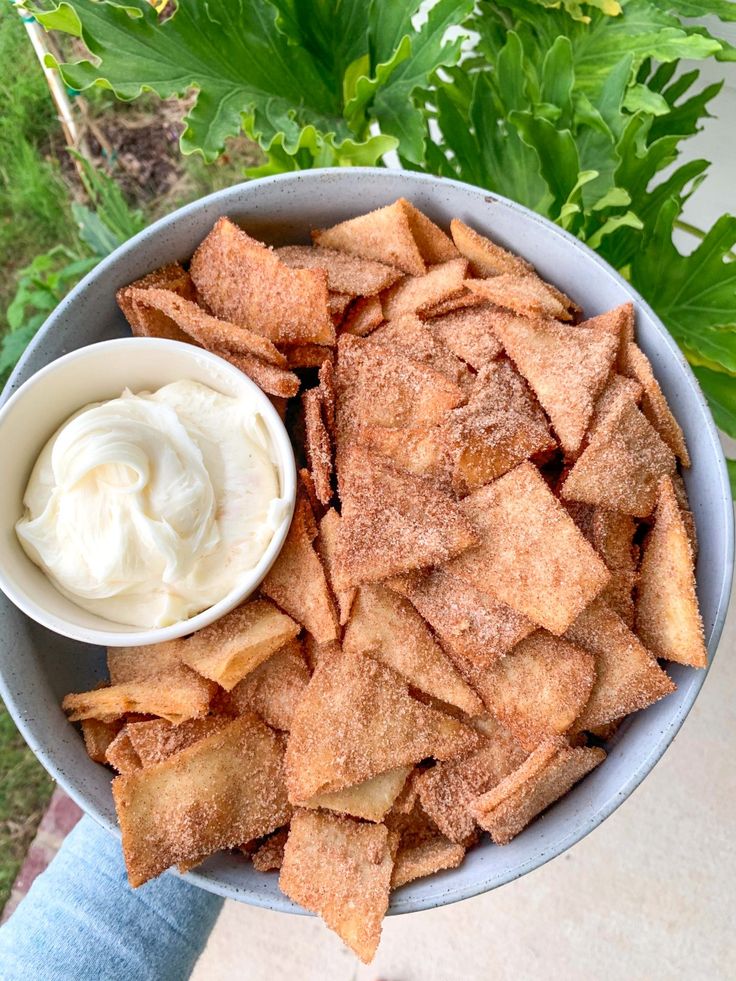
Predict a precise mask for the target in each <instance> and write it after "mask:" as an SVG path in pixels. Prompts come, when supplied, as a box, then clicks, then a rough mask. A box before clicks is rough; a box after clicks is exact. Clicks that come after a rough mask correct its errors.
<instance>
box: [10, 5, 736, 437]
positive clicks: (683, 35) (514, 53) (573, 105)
mask: <svg viewBox="0 0 736 981" xmlns="http://www.w3.org/2000/svg"><path fill="white" fill-rule="evenodd" d="M28 4H29V6H30V7H31V9H33V11H34V13H35V14H36V16H37V17H38V19H39V20H40V21H41V23H42V24H44V25H45V26H46V27H47V28H49V29H51V30H58V31H62V32H65V33H67V34H70V35H72V36H74V37H76V38H78V39H80V40H81V41H82V42H83V43H84V44H85V45H86V47H87V49H88V51H89V54H90V57H89V58H87V59H82V60H80V61H78V62H75V63H67V64H62V65H58V66H57V67H58V68H59V69H60V71H61V73H62V75H63V77H64V80H65V81H66V83H67V84H68V85H70V86H72V87H74V88H77V89H83V88H86V87H88V86H91V85H102V86H104V87H107V88H109V89H111V90H112V91H114V92H115V94H116V95H118V96H119V97H120V98H122V99H134V98H136V96H138V95H139V94H140V93H141V92H143V91H152V92H155V93H157V94H158V95H160V96H161V97H167V96H171V95H178V96H183V95H185V94H187V93H189V92H191V91H195V92H196V100H195V102H194V104H193V106H192V108H191V109H190V111H189V113H188V115H187V117H186V124H187V125H186V129H185V131H184V133H183V135H182V138H181V147H182V150H183V152H184V153H193V152H199V153H201V154H202V155H203V157H204V158H205V159H206V160H212V159H214V158H216V157H217V156H218V154H220V153H222V152H223V148H224V146H225V141H226V140H227V138H228V137H229V136H232V135H234V134H236V133H238V132H240V131H241V130H243V131H245V132H246V133H247V134H248V135H250V136H251V137H252V138H253V139H255V140H256V141H257V142H258V143H259V144H260V146H261V148H262V149H263V150H264V151H265V153H266V157H267V162H266V163H265V164H264V165H263V166H262V167H259V168H256V169H255V170H252V171H250V173H251V174H266V173H277V172H279V171H285V170H293V169H299V168H305V167H313V166H321V165H350V164H375V163H381V162H382V161H383V159H384V157H385V155H386V153H387V151H389V150H396V151H397V152H398V155H399V158H400V160H401V163H402V164H403V165H404V166H405V167H409V168H413V169H419V170H427V171H430V172H434V173H438V174H442V175H445V176H449V177H457V178H460V179H462V180H466V181H470V182H471V183H474V184H478V185H481V186H483V187H485V188H488V189H489V190H492V191H497V192H498V193H500V194H505V195H507V196H508V197H511V198H513V199H515V200H517V201H521V202H522V203H523V204H526V205H527V206H529V207H531V208H533V209H534V210H536V211H538V212H539V213H541V214H543V215H546V216H547V217H549V218H551V219H552V220H554V221H556V222H558V223H559V224H560V225H562V227H564V228H566V229H567V230H569V231H570V232H572V233H573V234H575V235H577V236H578V237H579V238H581V239H582V240H583V241H585V242H587V244H588V245H589V246H591V247H592V248H594V249H596V250H598V251H599V252H600V253H601V254H602V255H603V256H604V257H605V258H606V259H607V260H608V261H609V262H611V263H612V264H613V265H614V266H615V267H616V268H617V269H618V270H619V271H620V272H621V273H622V274H623V275H624V276H625V277H627V278H628V279H629V280H630V281H631V282H632V283H633V284H634V285H635V286H636V287H637V289H639V291H640V292H641V293H642V294H643V295H644V297H645V298H646V299H647V300H649V302H650V303H651V304H652V306H653V307H654V308H655V310H657V312H658V313H659V314H660V316H661V317H662V319H663V320H664V322H665V323H666V324H667V325H668V327H669V329H670V330H671V331H672V334H673V336H674V337H675V338H676V339H677V341H678V343H679V344H680V345H681V347H682V349H683V351H684V352H685V354H686V356H687V357H688V358H689V359H690V361H691V363H692V364H693V365H695V366H696V370H697V373H698V377H699V379H700V382H701V385H702V386H703V388H704V391H705V392H706V394H707V396H708V398H709V400H710V403H711V407H712V408H713V411H714V414H715V415H716V418H717V421H718V423H719V425H720V426H721V427H722V428H723V429H724V430H725V431H726V432H727V433H729V434H730V435H732V436H736V405H735V404H734V403H735V401H736V400H735V399H734V395H733V393H734V389H735V388H736V382H735V381H734V378H735V377H736V263H734V261H733V254H732V249H733V246H734V244H735V243H736V218H733V217H731V216H728V215H725V216H723V217H722V218H721V219H720V220H719V221H718V222H717V223H716V224H715V225H714V226H713V228H711V229H709V230H697V229H692V228H690V227H689V226H688V231H691V232H695V233H696V234H697V235H698V236H699V238H700V242H699V244H698V246H697V247H696V248H695V249H694V251H693V252H691V253H690V254H689V255H682V254H681V253H680V252H679V251H678V250H677V248H676V246H675V244H674V240H673V235H674V234H675V232H676V231H677V230H678V229H682V228H683V227H685V226H684V223H683V222H682V210H683V206H684V204H685V202H686V201H687V199H688V197H689V196H690V195H691V194H692V193H693V192H694V191H695V190H696V189H697V187H698V186H699V184H700V183H701V182H702V180H703V179H704V178H705V176H706V173H707V168H708V162H707V161H705V160H696V161H692V162H690V163H687V164H683V165H680V166H677V165H676V161H677V157H678V153H679V150H680V146H681V143H682V141H683V140H685V139H687V138H688V137H690V136H692V135H693V134H694V133H696V132H697V131H698V129H699V126H700V124H701V122H702V120H703V119H705V118H707V117H708V105H709V103H710V102H711V101H712V99H713V98H714V97H715V95H716V94H717V93H718V91H719V88H720V86H719V85H711V86H707V87H705V88H702V89H701V88H700V87H699V86H698V84H697V83H698V75H699V73H698V71H697V70H692V71H684V72H683V71H681V70H680V65H679V63H680V61H681V60H684V59H687V60H688V61H697V60H702V59H704V58H715V59H719V60H723V61H732V60H736V48H734V47H733V46H732V45H731V44H729V43H728V42H727V41H726V40H725V39H723V38H720V37H718V36H716V33H714V31H715V29H708V28H706V27H705V26H704V24H703V23H702V21H703V19H704V17H705V16H706V15H710V22H713V23H716V22H717V21H718V20H719V19H720V21H723V22H725V21H733V20H736V5H734V4H732V3H730V2H729V0H587V2H586V0H435V2H434V3H433V4H432V5H431V6H430V8H429V11H428V12H427V11H426V10H425V9H424V7H423V6H422V4H421V3H420V0H391V2H390V3H389V2H388V0H362V2H358V0H251V2H249V3H246V2H245V0H209V2H208V3H207V4H197V3H191V4H183V3H180V4H179V5H178V6H177V7H176V8H175V9H174V10H173V12H170V13H163V14H161V13H159V12H158V10H157V9H154V8H153V7H152V6H150V5H149V4H148V3H147V2H146V0H126V2H122V0H114V2H113V0H62V2H60V3H59V4H58V5H55V6H50V5H46V6H44V5H43V4H41V6H40V7H39V6H38V5H36V6H34V5H33V4H32V0H28ZM166 10H170V8H166ZM694 19H695V20H694ZM698 20H700V21H701V22H700V23H698ZM673 165H675V166H674V169H673Z"/></svg>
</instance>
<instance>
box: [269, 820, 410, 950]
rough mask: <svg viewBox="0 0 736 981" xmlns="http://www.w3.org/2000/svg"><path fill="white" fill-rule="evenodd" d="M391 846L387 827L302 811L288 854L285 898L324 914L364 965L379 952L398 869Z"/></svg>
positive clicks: (293, 825)
mask: <svg viewBox="0 0 736 981" xmlns="http://www.w3.org/2000/svg"><path fill="white" fill-rule="evenodd" d="M391 846H392V840H391V836H390V834H389V832H388V830H387V829H386V828H385V827H384V825H382V824H361V823H360V822H359V821H354V820H353V819H352V818H347V817H341V816H339V815H337V814H325V813H324V812H322V811H315V812H311V811H297V812H296V814H295V815H294V817H293V818H292V821H291V826H290V828H289V837H288V839H287V841H286V848H285V849H284V861H283V865H282V866H281V875H280V877H279V886H280V887H281V890H282V892H284V893H286V895H287V896H288V897H289V899H293V900H294V902H295V903H299V905H300V906H303V907H304V908H305V909H308V910H311V911H312V912H313V913H319V915H320V916H321V917H322V919H323V920H324V921H325V923H326V924H327V926H328V927H329V928H330V929H331V930H334V931H335V933H337V934H338V936H339V937H341V938H342V940H344V941H345V943H346V944H347V945H348V947H350V949H351V950H353V951H354V952H355V953H356V954H357V955H358V957H359V958H360V959H361V960H362V961H364V962H365V963H368V962H369V961H371V960H372V959H373V955H374V954H375V952H376V948H377V947H378V942H379V940H380V939H381V921H382V920H383V917H384V915H385V913H386V910H387V909H388V897H389V889H390V885H391V872H392V870H393V865H394V861H393V855H392V847H391Z"/></svg>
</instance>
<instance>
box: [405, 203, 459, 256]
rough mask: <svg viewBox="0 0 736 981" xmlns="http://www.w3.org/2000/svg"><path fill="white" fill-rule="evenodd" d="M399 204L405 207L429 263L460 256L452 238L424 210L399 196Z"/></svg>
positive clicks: (410, 225) (423, 254)
mask: <svg viewBox="0 0 736 981" xmlns="http://www.w3.org/2000/svg"><path fill="white" fill-rule="evenodd" d="M398 204H400V205H401V207H402V208H403V209H404V213H405V214H406V216H407V218H408V219H409V228H410V229H411V233H412V235H413V236H414V241H415V242H416V243H417V248H418V249H419V251H420V253H421V255H422V258H423V259H424V261H425V262H426V263H427V264H428V265H434V264H435V263H437V262H448V261H449V260H450V259H456V258H458V256H459V252H458V250H457V249H456V248H455V246H454V245H453V242H452V239H451V238H450V236H449V235H446V234H445V232H443V231H442V229H441V228H440V227H439V226H438V225H435V223H434V222H433V221H430V219H429V218H427V216H426V215H425V214H424V213H423V212H421V211H420V210H419V209H418V208H416V207H414V205H413V204H412V203H411V202H410V201H407V200H406V199H405V198H399V200H398Z"/></svg>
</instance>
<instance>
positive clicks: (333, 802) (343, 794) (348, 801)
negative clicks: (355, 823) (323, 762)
mask: <svg viewBox="0 0 736 981" xmlns="http://www.w3.org/2000/svg"><path fill="white" fill-rule="evenodd" d="M411 769H412V768H411V767H410V766H397V767H396V768H395V769H393V770H387V771H386V772H385V773H379V774H378V776H377V777H371V779H370V780H366V781H364V782H363V783H359V784H356V785H355V786H354V787H346V788H345V789H344V790H333V791H332V792H330V793H327V794H315V796H314V797H311V798H310V799H309V800H306V801H303V802H302V804H301V806H302V807H307V808H309V809H310V810H314V809H315V808H318V807H320V808H322V810H325V811H336V812H337V813H338V814H349V815H350V816H351V817H357V818H362V819H363V820H364V821H382V820H383V818H384V817H385V815H386V814H387V813H388V811H390V810H391V808H392V806H393V803H394V801H395V800H396V798H397V797H398V796H399V794H400V793H401V791H402V789H403V786H404V784H405V783H406V778H407V777H408V776H409V774H410V773H411Z"/></svg>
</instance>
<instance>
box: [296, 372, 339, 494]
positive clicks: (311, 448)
mask: <svg viewBox="0 0 736 981" xmlns="http://www.w3.org/2000/svg"><path fill="white" fill-rule="evenodd" d="M302 405H303V407H304V448H305V450H306V453H307V460H308V462H309V467H310V470H311V473H312V479H313V480H314V489H315V491H316V494H317V499H318V501H319V502H320V504H324V505H325V506H326V505H328V504H329V503H330V499H331V498H332V444H331V441H330V436H329V433H328V432H327V428H326V426H325V423H324V419H323V417H322V394H321V392H320V389H319V388H310V389H309V390H308V391H306V392H305V393H304V394H303V395H302Z"/></svg>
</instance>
